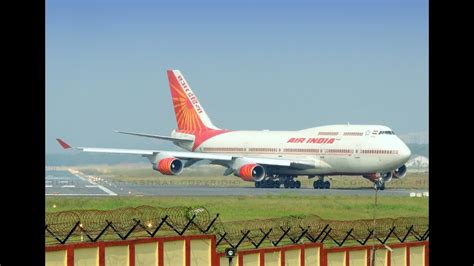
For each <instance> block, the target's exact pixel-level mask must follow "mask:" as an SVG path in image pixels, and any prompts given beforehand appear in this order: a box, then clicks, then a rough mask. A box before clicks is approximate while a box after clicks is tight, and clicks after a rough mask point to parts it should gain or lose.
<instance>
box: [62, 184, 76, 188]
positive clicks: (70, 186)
mask: <svg viewBox="0 0 474 266" xmlns="http://www.w3.org/2000/svg"><path fill="white" fill-rule="evenodd" d="M61 187H62V188H65V187H76V185H64V186H61Z"/></svg>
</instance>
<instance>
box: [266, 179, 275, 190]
mask: <svg viewBox="0 0 474 266" xmlns="http://www.w3.org/2000/svg"><path fill="white" fill-rule="evenodd" d="M265 183H266V184H265V188H271V187H273V181H272V180H267V181H266V182H265Z"/></svg>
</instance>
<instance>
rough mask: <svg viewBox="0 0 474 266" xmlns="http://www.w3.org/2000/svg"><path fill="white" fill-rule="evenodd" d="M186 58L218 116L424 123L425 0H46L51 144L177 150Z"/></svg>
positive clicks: (193, 80) (218, 119)
mask: <svg viewBox="0 0 474 266" xmlns="http://www.w3.org/2000/svg"><path fill="white" fill-rule="evenodd" d="M170 68H174V69H180V70H181V71H182V73H183V74H184V75H185V77H186V79H187V81H188V82H189V83H190V85H191V87H192V88H193V90H194V92H195V94H196V95H197V96H198V97H199V100H200V102H201V104H202V105H203V106H204V108H205V109H206V112H207V113H208V114H209V116H210V117H211V119H212V121H213V122H214V124H215V125H217V126H219V127H221V128H228V129H271V130H298V129H303V128H308V127H313V126H319V125H325V124H339V123H347V122H350V123H352V124H383V125H387V126H389V127H391V128H392V129H393V130H394V131H395V132H396V133H398V134H406V133H414V132H426V131H428V3H427V1H421V0H413V1H408V0H407V1H403V0H386V1H382V0H381V1H355V0H354V1H349V0H345V1H344V0H339V1H201V2H197V3H196V2H194V1H125V0H122V1H72V0H70V1H51V0H50V1H47V2H46V152H58V151H59V150H60V149H59V148H58V146H57V144H56V142H55V140H54V139H55V138H56V137H62V138H65V139H66V140H68V141H70V142H71V143H72V144H74V145H79V146H102V147H125V148H169V147H170V146H169V144H166V143H164V142H162V141H158V140H150V139H142V138H135V137H132V136H124V135H120V134H116V133H114V132H113V130H115V129H121V130H130V131H140V132H148V133H155V134H169V132H171V130H173V129H174V128H175V126H176V121H175V118H174V112H173V109H172V105H171V97H170V92H169V88H168V82H167V77H166V70H167V69H170Z"/></svg>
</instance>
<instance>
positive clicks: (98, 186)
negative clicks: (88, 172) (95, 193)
mask: <svg viewBox="0 0 474 266" xmlns="http://www.w3.org/2000/svg"><path fill="white" fill-rule="evenodd" d="M86 187H99V186H98V185H86Z"/></svg>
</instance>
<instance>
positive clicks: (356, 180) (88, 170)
mask: <svg viewBox="0 0 474 266" xmlns="http://www.w3.org/2000/svg"><path fill="white" fill-rule="evenodd" d="M74 168H77V169H80V170H81V171H82V172H84V173H85V174H89V175H96V176H100V177H102V178H105V179H111V180H113V181H116V182H129V183H134V184H150V185H151V184H155V185H181V186H211V187H229V186H231V187H253V186H254V184H253V182H245V181H243V180H242V179H240V178H238V177H236V176H233V175H230V176H223V175H222V173H223V172H224V168H222V167H218V166H196V167H191V168H187V169H185V170H184V171H183V173H182V174H181V175H179V176H165V175H162V174H160V173H158V172H156V171H154V170H152V169H151V167H150V166H149V165H145V164H132V165H128V166H126V165H119V166H108V165H100V166H85V167H80V168H78V167H74ZM328 179H329V180H330V181H331V187H333V188H371V187H372V186H373V184H372V182H370V181H368V180H366V179H365V178H362V177H361V176H331V177H329V178H328ZM298 180H300V181H301V186H302V187H312V185H313V182H314V180H316V179H308V178H307V177H300V178H298ZM428 186H429V174H428V173H425V172H410V171H409V172H408V173H407V175H406V176H405V177H404V178H402V179H392V181H391V182H389V183H387V184H386V187H387V188H413V189H428Z"/></svg>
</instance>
